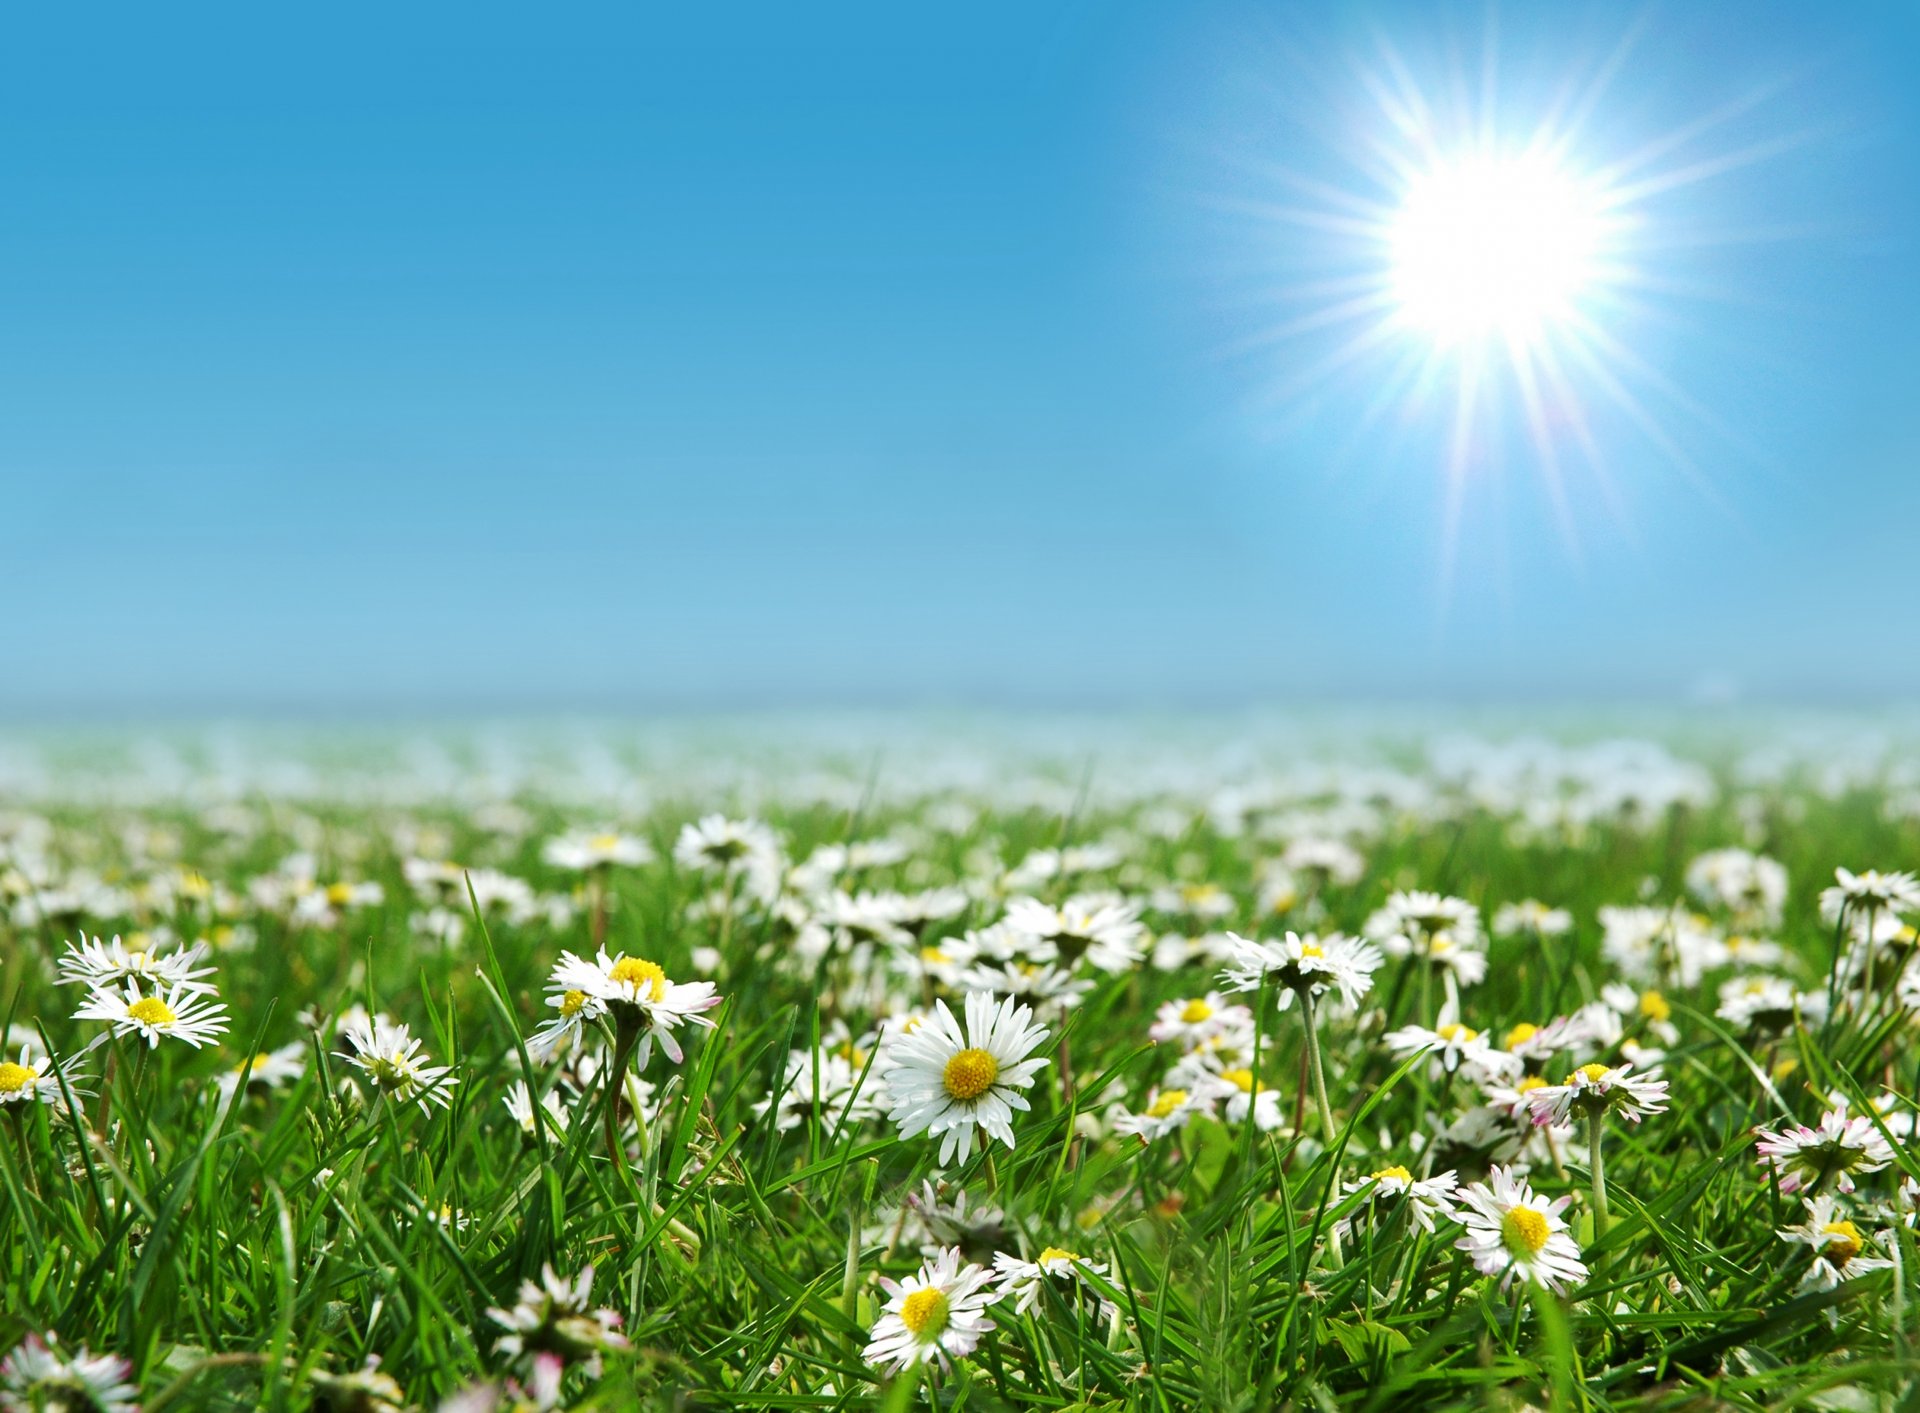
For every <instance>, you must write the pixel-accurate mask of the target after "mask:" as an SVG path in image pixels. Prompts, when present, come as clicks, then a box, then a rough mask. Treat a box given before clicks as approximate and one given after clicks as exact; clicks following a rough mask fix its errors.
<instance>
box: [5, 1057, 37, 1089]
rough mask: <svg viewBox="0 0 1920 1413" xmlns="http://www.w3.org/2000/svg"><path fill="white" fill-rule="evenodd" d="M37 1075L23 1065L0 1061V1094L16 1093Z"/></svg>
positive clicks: (30, 1082)
mask: <svg viewBox="0 0 1920 1413" xmlns="http://www.w3.org/2000/svg"><path fill="white" fill-rule="evenodd" d="M38 1078H39V1076H38V1075H37V1074H36V1073H35V1072H34V1071H32V1070H30V1069H28V1068H27V1067H26V1066H25V1065H16V1064H14V1063H13V1061H11V1060H8V1061H6V1062H4V1063H0V1094H18V1093H20V1092H21V1091H22V1090H24V1089H25V1088H26V1087H27V1086H28V1085H30V1084H32V1083H33V1082H34V1080H36V1079H38Z"/></svg>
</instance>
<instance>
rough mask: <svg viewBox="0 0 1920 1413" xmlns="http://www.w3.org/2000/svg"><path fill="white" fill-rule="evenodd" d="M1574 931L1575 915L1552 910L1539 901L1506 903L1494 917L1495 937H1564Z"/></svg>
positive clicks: (1529, 900) (1528, 899)
mask: <svg viewBox="0 0 1920 1413" xmlns="http://www.w3.org/2000/svg"><path fill="white" fill-rule="evenodd" d="M1571 931H1573V914H1572V913H1570V912H1568V911H1567V910H1566V909H1565V908H1550V907H1548V906H1547V905H1546V904H1545V903H1543V902H1540V901H1539V900H1538V899H1536V898H1523V899H1522V900H1521V901H1519V902H1517V903H1502V904H1501V905H1500V907H1499V908H1498V909H1496V910H1495V912H1494V914H1493V935H1494V936H1495V937H1564V936H1566V935H1567V933H1569V932H1571Z"/></svg>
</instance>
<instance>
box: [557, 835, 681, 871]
mask: <svg viewBox="0 0 1920 1413" xmlns="http://www.w3.org/2000/svg"><path fill="white" fill-rule="evenodd" d="M540 858H541V861H542V862H543V863H546V864H548V865H550V866H551V867H553V868H563V869H566V870H567V871H569V872H571V873H585V872H586V871H587V870H588V869H594V868H612V867H613V866H614V865H616V864H618V865H620V866H621V867H623V868H638V867H639V866H640V865H642V864H648V863H652V862H653V849H652V848H651V846H649V845H648V843H647V841H646V840H644V839H636V838H634V837H633V836H632V835H631V834H622V833H620V832H619V831H617V830H612V829H609V830H603V831H601V832H599V833H594V834H589V833H584V832H574V831H569V832H568V833H566V834H561V835H558V836H556V837H555V838H552V839H549V840H547V842H546V843H545V844H543V845H541V847H540Z"/></svg>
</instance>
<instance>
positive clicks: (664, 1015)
mask: <svg viewBox="0 0 1920 1413" xmlns="http://www.w3.org/2000/svg"><path fill="white" fill-rule="evenodd" d="M547 986H548V1004H549V1005H557V1006H558V1007H559V1009H560V1011H561V1013H562V1014H561V1017H560V1019H561V1021H562V1022H565V1021H567V1020H575V1021H577V1020H578V1019H579V1018H580V1016H581V1013H582V1011H583V1010H584V1009H585V1005H584V1001H585V1000H590V1001H594V1002H598V1003H599V1007H600V1010H599V1013H601V1014H606V1015H610V1016H611V1017H612V1018H613V1020H614V1022H615V1024H616V1025H618V1026H620V1027H622V1028H625V1027H628V1026H632V1027H635V1028H636V1029H637V1033H638V1036H639V1047H638V1050H637V1051H636V1058H637V1060H638V1063H639V1064H640V1066H641V1067H642V1068H644V1067H645V1066H646V1063H647V1059H648V1057H649V1056H650V1055H651V1054H652V1053H653V1042H654V1040H655V1039H656V1038H657V1039H658V1040H659V1042H660V1048H661V1049H662V1050H664V1051H666V1053H667V1058H669V1059H670V1060H672V1061H673V1062H674V1063H675V1064H679V1063H680V1061H681V1060H683V1059H684V1058H685V1056H684V1055H683V1054H682V1053H681V1050H680V1043H679V1042H678V1041H677V1040H675V1039H674V1036H673V1032H674V1030H675V1029H676V1028H678V1027H679V1026H681V1025H682V1024H685V1023H688V1022H691V1023H692V1024H694V1025H699V1026H705V1027H707V1028H708V1029H712V1028H713V1022H712V1021H710V1020H708V1019H707V1018H706V1016H705V1015H704V1014H702V1013H703V1012H705V1011H710V1010H712V1009H713V1008H714V1007H715V1006H717V1005H719V1004H720V997H719V996H718V995H716V994H715V992H714V988H713V983H712V982H711V981H685V982H679V981H674V980H672V979H670V978H669V977H668V976H667V974H666V972H665V971H663V970H662V969H661V968H660V966H659V965H658V964H657V963H655V962H650V961H648V960H647V959H646V958H644V957H630V956H628V955H627V954H626V953H625V952H622V953H620V954H619V955H618V956H608V955H607V949H606V948H604V947H602V948H601V949H600V952H599V955H598V956H596V957H595V958H594V960H593V961H587V960H585V959H583V958H581V957H576V956H575V955H574V954H573V953H571V952H562V953H561V954H560V960H559V961H558V962H556V963H555V964H554V968H553V975H552V977H551V978H550V979H549V980H548V982H547ZM575 992H578V993H579V994H580V996H581V997H582V998H584V1000H583V1002H581V1003H573V1002H572V996H573V993H575ZM555 997H558V998H559V999H558V1001H556V1000H555V999H554V998H555ZM570 1004H571V1005H572V1006H573V1011H572V1015H571V1016H569V1015H568V1014H567V1011H568V1006H569V1005H570ZM553 1029H554V1027H553V1025H552V1023H549V1026H548V1027H547V1028H545V1029H543V1030H542V1031H540V1032H539V1033H538V1035H537V1036H536V1037H535V1038H536V1039H538V1040H540V1042H541V1046H542V1049H543V1050H545V1049H549V1048H551V1046H552V1045H553V1044H554V1043H557V1042H555V1041H554V1040H553V1039H552V1038H551V1037H550V1036H549V1031H551V1030H553ZM561 1029H563V1030H564V1025H563V1026H562V1027H561Z"/></svg>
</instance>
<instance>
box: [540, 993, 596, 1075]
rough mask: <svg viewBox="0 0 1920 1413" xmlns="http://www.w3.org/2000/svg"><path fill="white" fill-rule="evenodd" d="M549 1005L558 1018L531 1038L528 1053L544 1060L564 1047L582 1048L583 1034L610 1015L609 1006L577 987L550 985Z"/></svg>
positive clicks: (571, 1048)
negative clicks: (589, 1027)
mask: <svg viewBox="0 0 1920 1413" xmlns="http://www.w3.org/2000/svg"><path fill="white" fill-rule="evenodd" d="M547 1004H548V1005H549V1006H551V1007H552V1008H553V1011H554V1014H553V1015H552V1016H550V1017H548V1018H547V1020H546V1021H545V1022H544V1023H543V1024H542V1025H541V1026H540V1027H539V1028H538V1029H537V1030H535V1031H534V1032H533V1034H532V1035H529V1036H528V1037H527V1053H528V1054H529V1055H531V1056H532V1057H533V1058H534V1059H536V1060H544V1059H546V1058H547V1057H548V1056H550V1055H552V1054H553V1053H554V1052H555V1051H556V1050H559V1049H561V1048H562V1047H563V1046H564V1047H565V1048H566V1049H568V1050H574V1049H577V1048H578V1047H579V1044H580V1039H581V1032H582V1031H583V1030H584V1029H585V1028H586V1026H587V1025H588V1024H589V1023H590V1022H592V1021H596V1020H598V1019H599V1018H600V1017H601V1016H604V1015H605V1014H606V1013H607V1003H606V1002H605V1001H603V1000H601V999H600V998H599V997H598V996H595V995H591V994H590V993H588V992H586V991H583V990H581V989H580V988H579V987H576V986H566V985H562V984H559V983H549V989H548V991H547Z"/></svg>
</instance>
